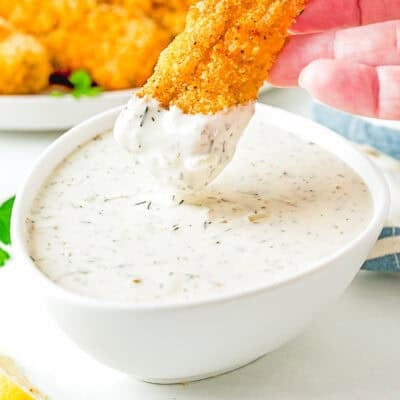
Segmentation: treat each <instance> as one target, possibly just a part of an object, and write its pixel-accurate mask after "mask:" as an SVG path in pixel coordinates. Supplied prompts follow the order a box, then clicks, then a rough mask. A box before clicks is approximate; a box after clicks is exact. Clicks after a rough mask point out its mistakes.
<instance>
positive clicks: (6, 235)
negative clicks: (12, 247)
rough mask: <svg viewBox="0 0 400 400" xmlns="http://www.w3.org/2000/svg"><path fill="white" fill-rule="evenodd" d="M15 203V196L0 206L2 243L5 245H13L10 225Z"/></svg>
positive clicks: (0, 240)
mask: <svg viewBox="0 0 400 400" xmlns="http://www.w3.org/2000/svg"><path fill="white" fill-rule="evenodd" d="M14 201H15V196H13V197H11V198H10V199H8V200H6V201H5V202H4V203H3V204H2V205H1V206H0V242H3V243H4V244H11V235H10V224H11V213H12V208H13V205H14Z"/></svg>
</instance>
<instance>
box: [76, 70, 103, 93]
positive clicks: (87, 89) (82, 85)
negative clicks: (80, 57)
mask: <svg viewBox="0 0 400 400" xmlns="http://www.w3.org/2000/svg"><path fill="white" fill-rule="evenodd" d="M68 79H69V81H70V82H71V83H72V85H73V86H74V87H73V89H72V96H74V97H75V98H80V97H82V96H97V95H98V94H100V93H101V91H102V89H101V88H100V87H98V86H92V85H93V80H92V78H91V76H90V75H89V73H88V72H87V71H85V70H83V69H78V70H76V71H74V72H72V74H71V75H70V76H69V77H68Z"/></svg>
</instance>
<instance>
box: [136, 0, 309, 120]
mask: <svg viewBox="0 0 400 400" xmlns="http://www.w3.org/2000/svg"><path fill="white" fill-rule="evenodd" d="M305 4H306V0H203V1H200V2H199V3H197V4H196V6H193V7H191V8H190V11H189V13H188V17H187V21H186V27H185V30H184V31H183V32H182V33H181V34H180V35H178V36H177V37H176V38H175V40H174V41H173V42H172V43H171V44H170V45H169V47H168V48H167V49H166V50H164V51H163V52H162V54H161V56H160V59H159V61H158V64H157V66H156V68H155V72H154V74H153V75H152V76H151V77H150V79H149V80H148V82H147V83H146V85H145V86H144V88H143V90H142V91H141V93H139V96H148V97H150V98H155V99H157V100H158V101H159V102H160V103H161V105H162V106H164V107H166V108H168V107H169V106H170V105H176V106H177V107H178V108H180V109H181V110H182V111H183V112H184V113H187V114H196V113H202V114H214V113H217V112H218V111H221V110H224V109H227V108H230V107H233V106H236V105H239V104H247V103H249V102H251V101H254V100H256V98H257V93H258V90H259V88H260V87H261V86H262V84H263V82H264V80H265V79H266V77H267V74H268V71H269V70H270V69H271V67H272V65H273V63H274V61H275V59H276V56H277V54H278V53H279V51H280V50H281V49H282V47H283V45H284V43H285V40H286V37H287V30H288V28H289V27H290V25H291V24H292V22H293V21H294V19H295V18H296V16H297V15H298V14H299V13H300V12H301V11H302V10H303V9H304V7H305Z"/></svg>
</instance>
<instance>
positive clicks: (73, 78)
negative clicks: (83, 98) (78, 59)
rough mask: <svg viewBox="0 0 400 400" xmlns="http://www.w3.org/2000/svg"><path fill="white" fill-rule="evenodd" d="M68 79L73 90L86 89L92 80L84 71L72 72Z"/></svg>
mask: <svg viewBox="0 0 400 400" xmlns="http://www.w3.org/2000/svg"><path fill="white" fill-rule="evenodd" d="M68 79H69V81H70V82H71V83H72V84H73V85H74V88H75V89H87V88H90V87H91V86H92V78H91V77H90V75H89V73H88V72H86V71H85V70H84V69H78V70H76V71H74V72H72V73H71V75H70V76H69V78H68Z"/></svg>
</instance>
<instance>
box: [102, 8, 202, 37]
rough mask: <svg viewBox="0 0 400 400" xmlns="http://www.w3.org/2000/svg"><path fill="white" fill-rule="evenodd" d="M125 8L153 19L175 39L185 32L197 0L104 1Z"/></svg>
mask: <svg viewBox="0 0 400 400" xmlns="http://www.w3.org/2000/svg"><path fill="white" fill-rule="evenodd" d="M102 1H103V2H107V3H110V4H117V5H120V6H123V7H125V8H126V9H127V10H129V12H132V13H134V14H135V15H137V13H138V12H142V13H143V14H144V15H146V16H147V17H149V18H151V19H153V20H154V21H155V22H157V23H158V24H159V25H161V26H162V27H163V28H165V29H166V30H168V32H170V34H171V36H172V37H174V36H176V35H177V34H178V33H180V32H182V31H183V28H184V27H185V20H186V14H187V12H188V10H189V7H190V6H191V5H192V4H194V3H195V2H196V0H102Z"/></svg>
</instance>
